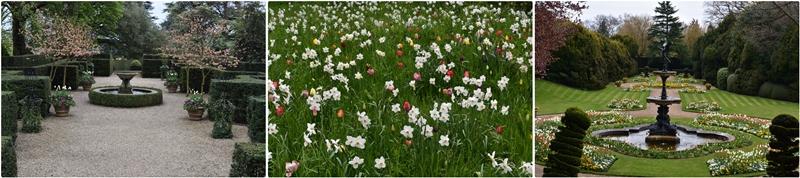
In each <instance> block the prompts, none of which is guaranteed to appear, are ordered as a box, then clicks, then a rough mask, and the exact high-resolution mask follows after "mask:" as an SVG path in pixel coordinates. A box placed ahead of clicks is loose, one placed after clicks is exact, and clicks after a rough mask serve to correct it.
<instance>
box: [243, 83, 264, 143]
mask: <svg viewBox="0 0 800 178" xmlns="http://www.w3.org/2000/svg"><path fill="white" fill-rule="evenodd" d="M264 98H265V96H264V95H261V96H251V97H249V98H248V101H249V102H248V106H247V123H248V125H247V126H248V127H247V136H249V137H250V142H259V143H266V142H267V137H266V135H267V128H266V125H267V112H266V107H267V100H266V99H264Z"/></svg>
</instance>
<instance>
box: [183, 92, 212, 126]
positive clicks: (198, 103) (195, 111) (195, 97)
mask: <svg viewBox="0 0 800 178" xmlns="http://www.w3.org/2000/svg"><path fill="white" fill-rule="evenodd" d="M190 93H191V95H189V98H188V99H186V101H184V102H183V109H185V110H186V111H188V112H189V120H193V121H199V120H200V119H203V112H204V110H203V108H204V107H205V106H207V105H208V103H206V102H205V99H203V95H202V94H200V93H199V92H197V91H190Z"/></svg>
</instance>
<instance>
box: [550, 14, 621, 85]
mask: <svg viewBox="0 0 800 178" xmlns="http://www.w3.org/2000/svg"><path fill="white" fill-rule="evenodd" d="M573 25H574V26H575V27H576V28H577V30H576V31H575V32H574V33H572V38H570V39H569V40H567V42H566V45H564V46H563V47H561V48H560V49H559V50H558V51H555V52H554V53H553V55H554V57H558V58H560V59H561V60H558V61H556V62H554V63H552V64H551V65H550V71H548V75H547V76H546V78H547V79H548V80H550V81H553V82H556V83H561V84H564V85H567V86H571V87H576V88H582V89H588V90H600V89H603V88H605V86H606V85H607V84H608V83H609V82H612V81H616V80H619V79H622V78H623V77H626V76H632V75H634V74H636V70H635V69H636V62H635V61H634V60H633V59H632V58H630V56H629V54H628V51H626V47H624V46H623V44H622V43H619V42H616V41H611V40H609V39H608V38H605V37H602V36H600V35H599V34H597V33H595V32H592V31H590V30H588V29H586V28H584V27H581V26H579V25H575V24H573Z"/></svg>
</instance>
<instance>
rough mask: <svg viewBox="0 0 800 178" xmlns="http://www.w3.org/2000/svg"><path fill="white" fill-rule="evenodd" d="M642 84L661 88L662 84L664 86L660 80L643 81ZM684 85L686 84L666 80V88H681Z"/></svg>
mask: <svg viewBox="0 0 800 178" xmlns="http://www.w3.org/2000/svg"><path fill="white" fill-rule="evenodd" d="M642 86H644V87H652V88H661V87H662V86H664V84H663V83H661V81H653V82H643V83H642ZM684 86H686V85H685V83H675V82H672V81H667V88H683V87H684Z"/></svg>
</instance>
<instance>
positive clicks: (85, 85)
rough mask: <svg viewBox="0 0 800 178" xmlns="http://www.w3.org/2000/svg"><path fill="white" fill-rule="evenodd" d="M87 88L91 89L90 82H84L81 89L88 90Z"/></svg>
mask: <svg viewBox="0 0 800 178" xmlns="http://www.w3.org/2000/svg"><path fill="white" fill-rule="evenodd" d="M89 90H92V84H91V83H84V84H83V91H89Z"/></svg>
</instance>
